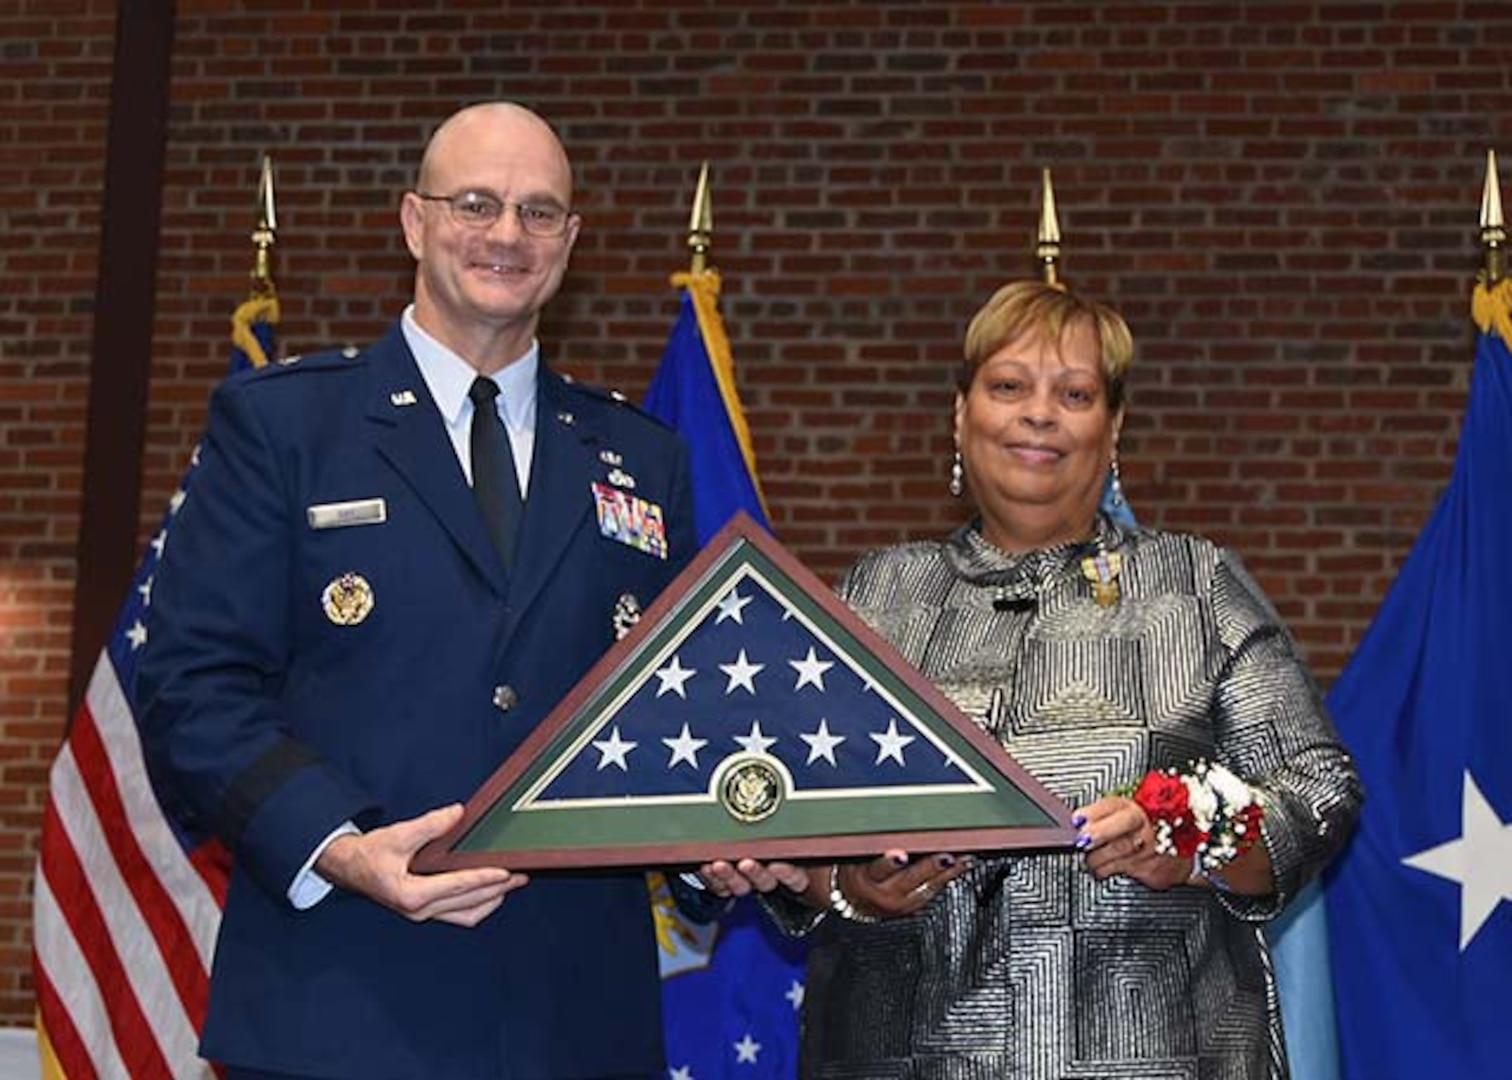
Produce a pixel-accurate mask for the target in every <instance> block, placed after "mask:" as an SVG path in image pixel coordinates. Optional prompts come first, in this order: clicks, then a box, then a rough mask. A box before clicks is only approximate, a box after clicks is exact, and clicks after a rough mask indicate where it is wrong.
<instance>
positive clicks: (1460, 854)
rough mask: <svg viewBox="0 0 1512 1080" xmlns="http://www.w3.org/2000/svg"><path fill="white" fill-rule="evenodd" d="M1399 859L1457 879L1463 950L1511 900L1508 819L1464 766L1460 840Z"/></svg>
mask: <svg viewBox="0 0 1512 1080" xmlns="http://www.w3.org/2000/svg"><path fill="white" fill-rule="evenodd" d="M1402 862H1404V863H1406V864H1407V865H1408V866H1411V867H1415V868H1416V869H1418V870H1426V871H1427V872H1428V873H1430V874H1436V875H1438V876H1439V877H1441V878H1448V879H1449V880H1450V881H1457V882H1459V886H1460V940H1459V948H1460V952H1464V951H1465V950H1466V949H1467V948H1469V946H1470V942H1471V940H1472V939H1473V938H1474V937H1475V935H1476V933H1477V932H1478V931H1479V930H1480V928H1481V927H1482V926H1484V925H1485V924H1486V920H1487V919H1489V918H1490V917H1491V914H1492V913H1493V912H1494V911H1495V910H1496V906H1497V905H1498V904H1500V903H1501V902H1502V901H1503V900H1508V901H1512V822H1506V821H1502V820H1501V819H1500V818H1499V817H1498V816H1497V813H1496V808H1495V807H1493V806H1492V805H1491V804H1490V803H1489V802H1488V801H1487V800H1486V797H1485V796H1484V795H1482V794H1481V790H1480V787H1479V785H1477V784H1476V782H1475V778H1474V777H1473V776H1471V775H1470V770H1469V769H1466V770H1465V786H1464V788H1463V795H1462V797H1461V802H1460V838H1459V839H1458V840H1450V841H1449V842H1448V843H1444V844H1439V845H1438V846H1437V847H1431V848H1428V849H1427V850H1426V851H1420V852H1418V853H1417V854H1416V855H1409V856H1407V858H1405V859H1403V860H1402Z"/></svg>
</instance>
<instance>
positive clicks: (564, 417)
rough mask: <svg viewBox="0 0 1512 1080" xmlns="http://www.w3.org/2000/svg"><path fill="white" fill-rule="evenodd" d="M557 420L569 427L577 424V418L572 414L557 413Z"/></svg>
mask: <svg viewBox="0 0 1512 1080" xmlns="http://www.w3.org/2000/svg"><path fill="white" fill-rule="evenodd" d="M557 420H558V421H559V422H560V423H563V424H566V425H567V426H568V427H571V426H572V425H573V424H575V423H577V416H576V415H574V414H573V413H570V412H559V413H557Z"/></svg>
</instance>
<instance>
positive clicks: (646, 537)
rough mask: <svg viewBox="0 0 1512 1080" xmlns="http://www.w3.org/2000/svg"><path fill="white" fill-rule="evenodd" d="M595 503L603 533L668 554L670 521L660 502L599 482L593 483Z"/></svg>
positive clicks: (663, 555) (656, 553)
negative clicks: (668, 522) (666, 520)
mask: <svg viewBox="0 0 1512 1080" xmlns="http://www.w3.org/2000/svg"><path fill="white" fill-rule="evenodd" d="M593 505H594V509H595V510H596V511H597V512H598V526H599V532H600V533H602V534H603V535H605V536H607V537H608V538H609V539H611V540H618V541H619V542H620V543H621V544H626V545H628V546H629V547H633V548H635V549H636V550H637V551H644V552H645V553H646V554H647V555H654V556H656V557H657V558H658V559H665V558H666V557H667V524H666V522H665V520H663V517H662V508H661V507H660V506H657V505H656V504H655V503H654V502H648V501H646V500H645V499H640V498H636V497H635V496H634V495H631V494H630V493H629V492H628V491H623V490H621V489H619V488H613V487H610V486H609V485H608V484H599V483H595V484H594V485H593Z"/></svg>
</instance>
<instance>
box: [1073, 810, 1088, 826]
mask: <svg viewBox="0 0 1512 1080" xmlns="http://www.w3.org/2000/svg"><path fill="white" fill-rule="evenodd" d="M1086 823H1087V815H1086V814H1082V813H1076V814H1072V815H1071V827H1072V828H1073V829H1079V828H1081V827H1082V826H1083V825H1085V824H1086Z"/></svg>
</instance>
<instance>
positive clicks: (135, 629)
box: [126, 619, 147, 652]
mask: <svg viewBox="0 0 1512 1080" xmlns="http://www.w3.org/2000/svg"><path fill="white" fill-rule="evenodd" d="M126 640H127V641H129V642H131V651H132V652H136V651H137V650H138V649H140V648H141V647H142V646H143V645H145V644H147V628H146V627H145V626H143V625H142V620H141V619H138V620H137V621H136V622H134V623H132V624H131V629H130V630H127V631H126Z"/></svg>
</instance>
